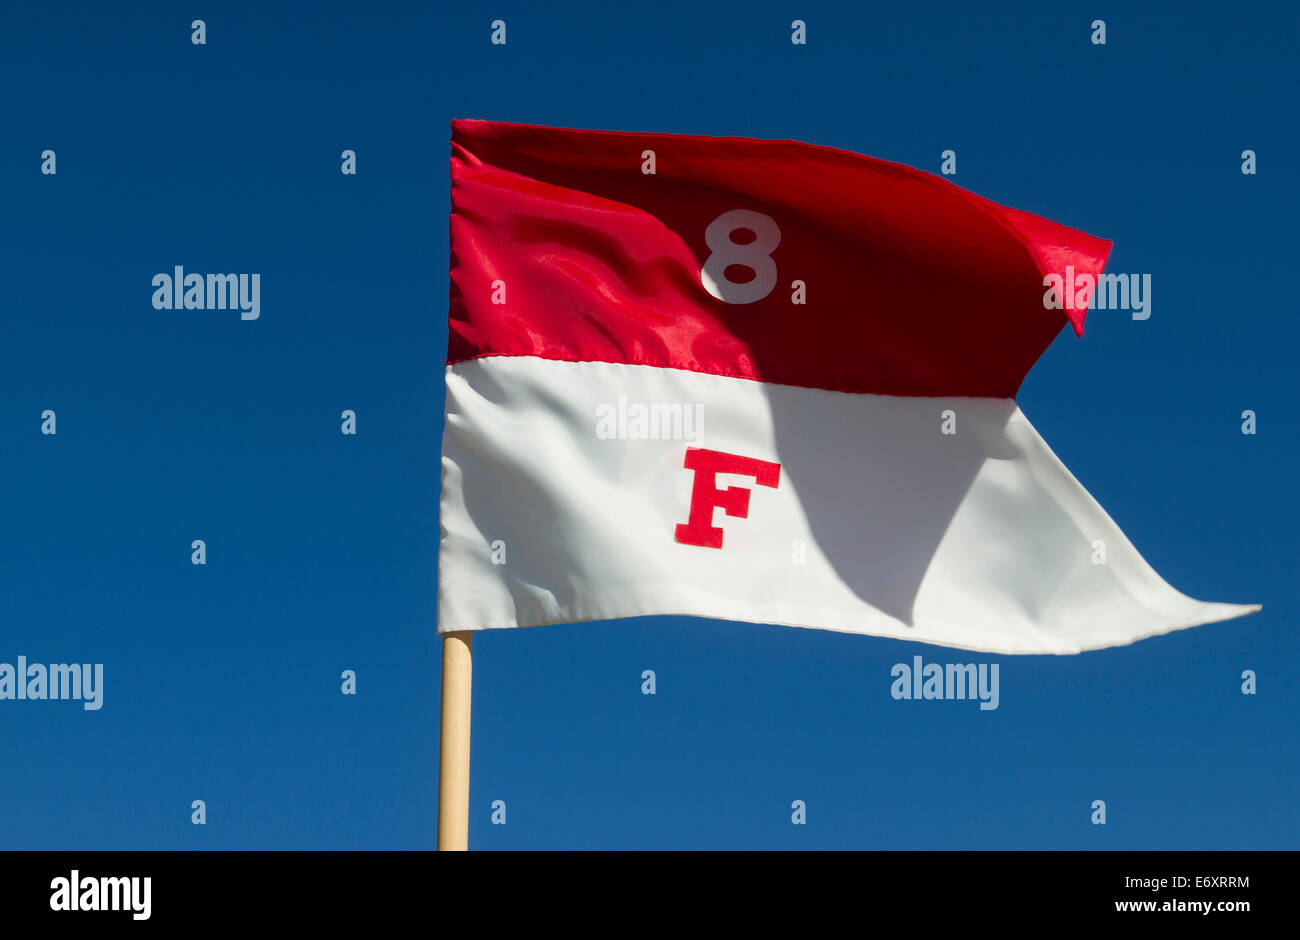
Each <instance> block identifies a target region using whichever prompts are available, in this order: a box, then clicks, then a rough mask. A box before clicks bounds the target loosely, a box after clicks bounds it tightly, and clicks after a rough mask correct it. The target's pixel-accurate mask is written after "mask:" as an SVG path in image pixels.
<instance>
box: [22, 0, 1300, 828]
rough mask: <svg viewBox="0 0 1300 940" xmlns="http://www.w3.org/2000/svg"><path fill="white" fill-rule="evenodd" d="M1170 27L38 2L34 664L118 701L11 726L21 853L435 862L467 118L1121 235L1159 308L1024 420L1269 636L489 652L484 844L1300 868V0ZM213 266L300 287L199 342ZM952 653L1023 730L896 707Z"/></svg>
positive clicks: (755, 12)
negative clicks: (1047, 647)
mask: <svg viewBox="0 0 1300 940" xmlns="http://www.w3.org/2000/svg"><path fill="white" fill-rule="evenodd" d="M999 6H1002V5H999ZM1129 6H1130V5H1128V4H1122V5H1120V4H1107V3H1101V4H1096V3H1068V4H1033V5H1026V6H1025V7H1023V8H1022V9H1021V10H1020V11H1019V12H1014V8H1012V7H1010V6H1003V7H1002V9H1003V10H1005V12H998V13H988V12H983V11H979V12H977V11H973V10H971V9H970V7H969V4H965V3H951V4H950V3H926V4H923V5H915V4H913V5H902V6H898V5H891V7H890V8H888V9H878V8H876V5H872V4H857V3H854V4H847V3H845V4H826V3H809V2H806V0H798V2H790V3H771V2H758V3H727V4H720V3H707V4H701V3H689V4H684V3H683V4H671V3H659V2H656V3H651V4H610V3H592V4H583V5H576V4H566V3H560V4H536V3H520V2H507V3H504V4H481V3H478V2H468V3H460V4H455V5H454V6H449V7H447V8H441V7H439V8H436V9H435V8H434V7H433V5H430V4H415V3H409V4H384V3H360V4H350V3H349V4H340V3H331V2H323V3H310V4H308V3H302V4H293V5H288V4H263V3H247V4H232V3H219V2H207V3H201V4H197V5H196V4H188V5H186V4H176V3H152V4H144V3H141V4H125V5H121V4H119V5H105V4H81V5H77V4H72V5H69V4H57V5H53V6H44V5H41V4H28V3H23V4H14V5H10V7H8V8H6V10H5V13H4V15H3V20H2V21H0V89H3V94H0V127H2V128H3V134H2V135H0V180H3V183H2V184H0V197H2V198H0V240H2V243H3V252H0V297H2V298H3V299H2V300H0V484H2V486H3V489H2V491H0V534H2V535H3V537H2V538H0V662H8V663H14V662H15V661H16V657H17V656H19V655H25V656H26V657H27V658H28V660H29V661H33V662H35V661H40V662H46V663H50V662H101V663H104V670H105V677H104V705H103V708H102V709H101V710H99V711H95V712H90V711H84V710H83V709H82V708H81V707H80V705H79V704H77V703H73V702H15V701H4V702H0V848H51V849H54V848H124V849H152V848H169V849H191V848H213V849H237V848H267V849H292V848H309V849H315V848H430V847H432V845H433V843H434V832H435V802H436V789H437V788H436V779H437V776H436V772H437V722H438V696H439V661H440V660H439V656H440V651H439V642H438V640H437V637H436V634H435V623H434V603H435V566H436V554H437V544H438V525H437V500H438V487H439V470H438V467H439V464H438V459H439V449H440V442H441V433H442V415H443V377H442V376H443V373H442V360H443V356H444V354H445V350H446V298H447V290H448V281H447V257H448V246H447V212H448V209H449V202H448V177H447V173H448V171H447V160H448V143H447V142H448V137H449V130H448V121H449V120H450V119H452V118H453V117H477V118H488V119H493V120H503V121H518V122H526V123H537V124H551V125H557V126H565V127H589V128H601V129H610V130H629V131H637V130H644V131H662V132H677V133H691V134H713V135H742V136H752V137H775V138H794V139H797V140H803V141H808V142H810V143H817V144H825V145H830V146H835V147H839V148H843V149H848V150H855V151H858V152H861V153H866V154H870V155H873V156H877V157H882V158H885V159H889V160H895V161H899V162H903V163H907V164H910V165H912V166H916V167H919V168H921V169H924V170H928V171H931V172H938V169H939V161H940V152H941V151H942V150H944V149H948V148H951V149H953V150H955V151H956V153H957V160H958V174H957V176H956V177H955V178H954V182H956V183H958V184H959V185H961V186H964V187H966V188H968V189H970V190H973V191H975V192H977V193H979V194H981V195H983V196H987V197H989V198H991V199H994V200H996V201H998V202H1002V203H1005V204H1007V205H1011V206H1015V207H1017V208H1022V209H1026V210H1029V211H1032V212H1035V213H1038V214H1040V215H1044V216H1047V217H1049V218H1052V219H1055V220H1057V221H1060V222H1063V223H1065V224H1067V225H1070V226H1073V227H1076V228H1080V229H1083V230H1084V231H1087V232H1089V233H1092V234H1095V235H1099V236H1103V237H1106V238H1110V239H1113V240H1114V242H1115V248H1114V251H1113V253H1112V255H1111V261H1110V264H1109V267H1108V270H1111V271H1119V272H1126V273H1127V272H1137V273H1150V274H1151V275H1152V279H1153V297H1152V315H1151V318H1150V319H1149V320H1146V321H1134V320H1132V319H1130V317H1129V314H1127V313H1125V312H1113V311H1111V312H1107V311H1096V312H1093V313H1092V314H1090V316H1089V319H1088V325H1087V330H1086V333H1085V335H1084V337H1083V338H1082V339H1079V338H1076V337H1075V336H1074V335H1073V333H1072V332H1071V331H1069V330H1065V331H1064V332H1063V333H1062V334H1061V335H1060V336H1059V337H1058V339H1057V341H1056V342H1055V343H1054V344H1053V345H1052V347H1051V348H1050V349H1049V350H1048V351H1047V353H1046V354H1045V355H1044V356H1043V357H1042V359H1041V360H1040V361H1039V362H1038V364H1037V365H1036V366H1035V368H1034V369H1033V371H1032V372H1031V373H1030V375H1029V378H1028V380H1027V381H1026V383H1025V385H1024V387H1023V389H1022V391H1021V394H1020V396H1019V399H1018V400H1019V403H1020V405H1021V407H1022V408H1023V410H1024V411H1025V413H1026V414H1027V415H1028V416H1029V418H1030V419H1031V420H1032V421H1033V423H1034V425H1035V426H1036V427H1037V429H1038V430H1039V432H1040V433H1041V434H1042V435H1043V437H1044V438H1045V439H1046V440H1047V441H1048V443H1049V444H1050V445H1051V446H1052V447H1053V449H1054V450H1055V451H1056V453H1057V455H1058V456H1059V457H1060V458H1061V459H1062V461H1064V463H1065V464H1066V466H1068V467H1069V468H1070V469H1071V470H1072V471H1073V472H1074V474H1075V475H1076V476H1077V477H1078V478H1079V480H1080V481H1081V482H1082V483H1083V484H1084V486H1086V487H1087V488H1088V489H1089V491H1090V492H1091V493H1092V494H1093V495H1094V496H1095V497H1096V498H1097V499H1098V500H1099V502H1100V503H1101V504H1102V505H1103V506H1104V507H1105V508H1106V509H1107V510H1108V512H1109V513H1110V514H1111V516H1112V517H1113V518H1114V519H1115V520H1116V521H1117V522H1118V523H1119V525H1120V526H1121V527H1122V528H1123V529H1124V530H1125V532H1126V533H1127V534H1128V536H1129V537H1130V539H1132V541H1133V542H1134V543H1135V544H1136V546H1137V547H1138V549H1139V550H1140V551H1141V552H1142V553H1143V554H1144V555H1145V557H1146V558H1147V560H1148V561H1150V562H1151V564H1152V565H1153V566H1154V567H1155V569H1156V570H1157V571H1159V572H1160V573H1161V574H1162V575H1163V576H1164V577H1165V578H1166V579H1167V580H1169V581H1170V583H1172V584H1173V585H1174V586H1175V587H1177V588H1179V589H1180V590H1182V591H1184V592H1186V593H1188V594H1191V595H1192V596H1195V597H1198V598H1202V599H1205V600H1216V601H1231V602H1242V603H1251V602H1258V603H1262V604H1263V607H1264V609H1263V612H1262V613H1260V614H1257V615H1255V616H1252V617H1248V618H1245V619H1241V620H1236V621H1230V622H1227V623H1222V624H1217V625H1211V626H1204V627H1198V628H1194V629H1191V630H1186V631H1181V632H1178V633H1175V634H1172V635H1168V636H1164V637H1157V638H1153V639H1148V640H1143V641H1141V642H1139V643H1137V644H1135V645H1133V646H1129V647H1126V648H1120V649H1111V650H1105V651H1098V652H1090V653H1085V654H1083V655H1079V656H1070V657H1040V656H1026V657H1011V656H1003V657H996V656H992V657H991V656H989V655H986V654H980V653H962V652H959V651H953V650H947V649H942V648H939V647H932V646H922V645H919V644H910V643H905V642H900V641H896V640H887V639H876V638H871V637H862V636H849V635H841V634H836V633H830V632H823V631H817V630H801V629H792V628H788V627H775V626H752V625H743V624H734V623H726V622H715V621H705V620H693V619H685V618H647V619H640V620H632V621H622V622H615V623H591V624H578V625H572V626H550V627H538V628H534V629H527V630H514V631H496V632H490V633H487V634H479V635H478V637H477V639H476V643H475V660H476V661H475V677H474V679H475V686H474V718H473V756H472V781H471V782H472V793H471V800H472V807H471V830H470V845H471V847H472V848H482V849H498V848H499V849H509V848H993V849H1001V848H1043V849H1055V848H1099V849H1100V848H1118V849H1130V848H1297V847H1300V801H1298V800H1297V785H1296V779H1297V778H1296V771H1297V766H1300V735H1298V734H1297V731H1296V728H1297V715H1298V710H1297V705H1298V704H1300V694H1298V690H1297V674H1300V651H1298V649H1297V642H1296V637H1297V634H1296V625H1297V617H1298V614H1300V610H1298V605H1297V599H1296V593H1297V592H1296V585H1295V582H1296V577H1295V575H1296V563H1297V562H1296V557H1297V552H1296V548H1297V539H1296V534H1295V532H1296V521H1297V515H1298V513H1297V509H1298V508H1300V497H1297V486H1296V458H1297V454H1298V453H1300V447H1298V445H1297V441H1298V440H1300V435H1298V433H1297V432H1298V431H1300V422H1298V420H1297V416H1296V411H1297V406H1296V396H1295V391H1294V383H1295V373H1296V369H1295V365H1294V361H1295V356H1296V346H1297V338H1298V337H1300V330H1298V328H1297V325H1296V324H1297V319H1296V318H1297V312H1298V311H1297V301H1296V274H1295V270H1296V269H1295V256H1296V248H1297V246H1296V235H1295V232H1296V219H1297V209H1298V208H1300V200H1297V188H1298V184H1297V175H1296V161H1295V154H1296V149H1297V144H1298V143H1300V141H1298V139H1297V131H1296V121H1295V89H1296V87H1297V85H1296V69H1297V61H1300V59H1298V57H1297V47H1298V45H1300V43H1298V42H1297V15H1296V12H1295V8H1294V6H1292V5H1289V4H1280V3H1279V4H1276V5H1272V6H1254V5H1249V4H1242V3H1233V4H1215V5H1207V6H1206V7H1205V8H1203V9H1202V8H1198V7H1197V6H1196V5H1194V4H1178V5H1177V8H1176V10H1175V9H1174V8H1172V7H1171V8H1170V10H1169V12H1168V13H1167V15H1166V14H1159V15H1156V14H1152V15H1143V16H1137V15H1134V14H1132V13H1130V12H1128V8H1129ZM196 17H201V18H203V19H205V20H206V23H207V44H206V45H205V46H194V45H192V44H191V42H190V21H191V20H192V19H194V18H196ZM498 17H499V18H503V19H505V20H506V22H507V24H508V26H507V30H508V31H507V38H508V42H507V45H506V46H504V47H498V46H493V45H491V44H490V43H489V32H490V30H489V24H490V23H491V21H492V20H493V19H496V18H498ZM796 17H797V18H802V19H804V20H806V21H807V24H808V44H807V45H806V46H793V45H791V43H790V38H789V36H790V22H791V20H793V19H795V18H796ZM1098 17H1100V18H1103V19H1105V21H1106V26H1107V44H1106V45H1105V46H1101V47H1099V46H1094V45H1092V44H1091V42H1090V41H1089V35H1090V32H1091V30H1090V24H1091V22H1092V20H1093V19H1095V18H1098ZM47 148H49V149H53V150H55V151H56V153H57V168H58V172H57V175H55V176H43V175H41V173H40V154H41V151H43V150H45V149H47ZM345 148H350V149H353V150H355V151H356V153H357V167H358V173H357V175H356V176H344V175H342V174H341V173H340V172H339V166H340V153H341V151H343V150H344V149H345ZM1245 149H1252V150H1255V151H1256V153H1257V154H1258V168H1259V172H1258V174H1257V175H1255V176H1245V175H1243V174H1242V173H1241V170H1240V166H1241V156H1240V155H1241V152H1242V151H1243V150H1245ZM174 265H184V266H185V268H186V269H187V270H188V271H194V272H215V271H223V272H224V271H236V272H260V273H261V275H262V297H261V302H262V313H261V317H260V319H259V320H257V321H251V322H242V321H241V320H240V318H239V316H238V314H237V313H231V312H229V311H184V310H182V311H169V310H163V311H157V310H154V309H153V307H152V305H151V302H150V301H151V297H152V293H153V288H152V286H151V283H150V282H151V279H152V277H153V275H154V274H156V273H158V272H170V271H171V270H172V267H173V266H174ZM45 409H53V410H55V411H56V412H57V416H58V419H57V420H58V425H57V427H58V433H57V435H56V436H52V437H51V436H45V435H42V434H41V433H40V415H41V413H42V411H44V410H45ZM344 409H352V410H354V411H355V412H356V414H357V417H358V434H357V435H356V436H355V437H346V436H343V435H342V434H341V433H340V413H341V412H342V411H343V410H344ZM1246 409H1252V410H1254V411H1255V412H1256V413H1257V416H1258V434H1257V435H1255V436H1245V435H1243V434H1242V433H1241V423H1242V419H1241V413H1242V411H1243V410H1246ZM864 537H865V534H864ZM194 539H204V540H205V541H206V543H207V553H208V554H207V561H208V563H207V565H206V566H203V567H198V566H194V565H192V564H191V563H190V543H191V541H192V540H194ZM916 654H920V655H922V656H923V657H925V660H926V661H927V662H930V661H937V662H967V661H970V662H998V663H1000V665H1001V703H1000V707H999V708H998V709H997V710H996V711H990V712H981V711H980V710H979V709H978V707H977V705H976V703H974V702H951V701H948V702H944V701H937V702H909V701H902V702H898V701H894V700H893V699H891V697H890V695H889V688H890V682H891V679H890V667H891V666H892V665H893V664H894V663H897V662H908V663H910V662H911V660H912V657H913V656H914V655H916ZM344 669H353V670H355V671H356V674H357V688H358V694H356V695H355V696H344V695H342V694H341V693H340V684H341V679H340V673H341V672H342V671H343V670H344ZM644 669H654V670H655V671H656V673H657V677H658V694H656V695H654V696H643V695H642V694H641V692H640V689H641V672H642V670H644ZM1245 669H1254V670H1256V671H1257V673H1258V688H1259V692H1258V694H1257V695H1254V696H1245V695H1242V694H1241V673H1242V671H1243V670H1245ZM196 799H202V800H204V801H206V804H207V824H206V825H204V826H195V825H192V824H191V822H190V813H191V810H190V805H191V802H192V801H193V800H196ZM796 799H800V800H804V801H805V802H806V804H807V818H808V822H807V825H804V826H795V825H792V824H791V821H790V814H791V809H790V806H791V803H792V801H794V800H796ZM1096 799H1102V800H1105V801H1106V804H1107V824H1106V825H1105V826H1094V825H1092V824H1091V823H1090V815H1091V803H1092V801H1093V800H1096ZM494 800H504V801H505V802H506V805H507V823H506V825H504V826H493V825H491V824H489V817H490V812H491V809H490V806H491V803H492V801H494Z"/></svg>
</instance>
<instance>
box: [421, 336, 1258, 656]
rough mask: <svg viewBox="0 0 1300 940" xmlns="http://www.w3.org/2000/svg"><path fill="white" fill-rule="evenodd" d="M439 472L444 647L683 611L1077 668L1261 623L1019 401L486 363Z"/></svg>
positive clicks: (670, 372) (468, 367) (457, 381)
mask: <svg viewBox="0 0 1300 940" xmlns="http://www.w3.org/2000/svg"><path fill="white" fill-rule="evenodd" d="M949 410H950V411H951V412H952V414H951V416H948V417H946V418H945V416H944V412H945V411H949ZM945 430H946V431H950V432H952V433H945ZM693 448H699V449H702V450H704V451H708V452H712V454H714V455H721V456H714V457H712V458H709V459H712V460H714V461H715V463H714V464H713V466H714V467H718V466H721V467H724V468H725V467H727V466H736V465H737V464H735V461H736V460H743V459H748V460H750V461H761V462H763V463H762V464H755V465H754V466H762V467H764V468H767V467H770V465H779V467H780V469H779V478H778V479H776V485H774V486H773V485H770V484H771V482H772V479H768V480H767V481H766V482H763V481H761V480H760V479H759V478H758V476H756V475H755V474H754V472H752V471H749V472H744V473H733V472H726V471H725V470H717V471H708V470H706V469H701V468H700V467H698V466H697V468H696V469H691V468H690V467H688V466H687V464H688V462H690V458H688V451H689V450H690V449H693ZM442 453H443V456H442V502H441V523H442V541H441V545H440V550H439V565H438V627H439V630H440V631H443V632H447V631H453V630H478V629H487V628H495V627H524V626H535V625H539V624H547V623H566V622H574V621H585V620H610V619H617V618H623V617H636V616H644V615H662V614H680V615H689V616H696V617H711V618H722V619H726V620H737V621H748V622H757V623H775V624H788V625H791V626H802V627H817V628H823V629H829V630H839V631H844V632H850V633H862V634H870V635H873V636H888V637H897V638H900V639H906V640H915V641H919V642H924V643H934V644H940V645H944V646H956V647H961V648H965V649H973V650H981V651H987V652H1000V653H1076V652H1080V651H1082V650H1088V649H1096V648H1100V647H1107V646H1116V645H1122V644H1126V643H1131V642H1133V641H1135V640H1139V639H1142V638H1144V637H1149V636H1154V635H1156V634H1161V633H1167V632H1169V631H1171V630H1178V629H1182V628H1184V627H1191V626H1196V625H1198V624H1203V623H1210V622H1213V621H1218V620H1225V619H1228V618H1232V617H1238V616H1241V615H1243V614H1247V613H1251V612H1252V611H1254V610H1257V609H1258V607H1256V606H1249V605H1235V604H1217V603H1206V602H1202V601H1198V600H1194V599H1192V598H1190V597H1187V596H1186V595H1184V594H1181V593H1180V592H1178V591H1176V590H1174V589H1173V588H1172V587H1170V586H1169V585H1168V584H1167V583H1165V581H1164V580H1162V579H1161V578H1160V576H1159V575H1158V574H1156V572H1155V571H1154V570H1152V568H1151V566H1150V565H1148V564H1147V563H1146V561H1145V560H1143V558H1142V556H1141V555H1139V554H1138V552H1137V550H1136V549H1135V548H1134V547H1133V545H1132V544H1131V543H1130V542H1129V540H1128V539H1127V538H1125V536H1124V534H1123V533H1122V532H1121V531H1120V530H1119V528H1118V527H1117V526H1116V525H1115V523H1114V522H1112V521H1111V519H1110V517H1109V516H1108V515H1106V513H1105V511H1104V510H1103V509H1102V508H1101V507H1100V506H1099V505H1098V504H1097V502H1096V501H1095V500H1094V499H1093V498H1092V497H1091V496H1090V495H1089V494H1088V493H1087V491H1085V490H1084V489H1083V487H1082V486H1080V485H1079V483H1078V481H1076V480H1075V479H1074V477H1073V476H1072V475H1071V474H1070V472H1069V471H1068V470H1067V469H1066V468H1065V467H1064V466H1063V465H1062V464H1061V462H1060V461H1059V460H1057V458H1056V456H1055V455H1054V454H1053V453H1052V451H1051V450H1050V449H1049V448H1048V446H1047V445H1046V443H1044V441H1043V440H1042V438H1040V437H1039V436H1038V433H1037V432H1036V431H1035V430H1034V428H1033V427H1032V426H1031V425H1030V423H1029V421H1028V420H1027V419H1026V418H1025V416H1024V415H1023V414H1022V413H1021V411H1020V409H1019V407H1018V406H1017V405H1016V403H1015V402H1014V401H1012V400H1010V399H994V398H929V397H902V396H890V395H867V394H849V393H844V392H833V391H824V390H819V389H811V388H802V387H794V386H788V385H775V384H770V383H764V382H756V381H753V380H750V379H739V378H728V377H724V376H716V375H708V374H704V373H698V372H691V371H684V370H678V369H666V368H658V367H651V366H637V365H621V364H612V363H603V362H561V361H554V360H548V359H541V358H535V357H524V356H521V357H486V358H481V359H474V360H470V361H466V362H460V363H456V364H453V365H450V366H448V367H447V428H446V433H445V437H444V441H443V452H442ZM697 456H698V455H697ZM729 461H730V462H729ZM729 487H730V488H734V489H733V490H732V492H731V495H730V496H723V495H719V494H721V493H722V491H726V490H727V489H728V488H729ZM741 490H744V491H748V505H747V506H743V507H739V511H738V512H736V513H735V514H728V512H727V507H725V506H721V505H717V506H715V505H714V502H726V501H728V500H731V501H733V502H732V506H733V508H736V507H737V505H738V504H737V503H735V502H734V501H735V500H740V501H742V502H743V500H744V497H743V496H741V495H740V493H739V492H738V491H741ZM693 502H694V503H696V504H698V505H697V510H698V512H697V514H696V516H695V524H694V525H691V522H692V505H693ZM742 513H743V514H742ZM701 520H703V521H702V522H701ZM679 526H684V527H687V532H686V535H685V536H684V539H683V538H681V537H679V536H680V535H681V533H682V529H679ZM710 528H712V529H715V530H720V531H719V532H718V535H720V542H721V544H720V546H712V545H709V544H701V543H702V542H707V541H708V537H707V530H709V529H710ZM702 536H703V537H702Z"/></svg>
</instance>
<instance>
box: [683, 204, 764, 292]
mask: <svg viewBox="0 0 1300 940" xmlns="http://www.w3.org/2000/svg"><path fill="white" fill-rule="evenodd" d="M742 228H743V229H749V230H750V231H751V232H753V233H754V235H755V238H754V240H753V241H752V242H749V243H748V244H745V245H740V244H737V243H736V242H733V241H732V240H731V233H732V232H735V231H736V230H737V229H742ZM704 243H705V244H706V245H708V246H709V248H711V249H712V250H713V254H711V255H709V257H708V259H707V260H706V261H705V262H704V267H703V268H702V269H701V270H700V282H701V283H702V284H703V285H704V289H705V290H706V291H708V292H709V293H710V294H712V295H713V296H714V297H716V298H718V299H719V300H722V301H725V302H726V303H729V304H752V303H753V302H754V301H756V300H762V299H763V298H764V297H766V296H767V295H768V294H770V293H772V289H773V288H774V287H776V262H775V261H773V260H772V252H773V251H774V250H775V249H776V246H777V245H779V244H781V230H780V229H779V228H777V225H776V221H775V220H774V219H773V218H772V217H771V216H770V215H763V213H761V212H755V211H754V210H752V209H732V210H731V211H730V212H724V213H722V215H720V216H718V217H717V218H716V219H714V220H713V221H712V222H710V223H709V227H708V228H706V229H705V230H704ZM732 264H737V265H740V266H741V267H745V268H749V269H750V270H751V271H753V272H754V279H753V280H752V281H745V282H744V283H743V284H742V283H738V282H736V281H731V280H728V279H727V273H726V272H727V266H728V265H732Z"/></svg>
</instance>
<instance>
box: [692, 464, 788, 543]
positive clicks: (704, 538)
mask: <svg viewBox="0 0 1300 940" xmlns="http://www.w3.org/2000/svg"><path fill="white" fill-rule="evenodd" d="M683 466H685V467H686V469H687V470H694V471H695V485H694V486H693V487H692V489H691V514H690V517H689V519H688V520H687V521H686V522H685V523H682V524H679V525H678V526H677V541H679V542H681V543H682V544H683V545H699V546H701V547H703V548H721V547H722V530H721V529H719V528H717V527H716V526H715V525H714V524H713V510H714V507H716V506H721V507H722V511H723V512H725V513H726V514H727V515H729V516H736V517H737V518H739V519H745V518H748V516H749V490H747V489H746V488H745V487H743V486H729V487H727V488H726V489H725V490H720V489H718V474H719V473H740V474H744V475H745V476H747V477H753V478H754V479H755V480H756V481H757V482H758V485H759V486H770V487H773V488H775V487H776V485H777V484H778V483H780V482H781V465H780V464H779V463H770V462H768V461H766V460H759V459H757V458H755V457H739V456H737V455H736V454H724V453H722V452H721V451H717V450H705V449H703V448H701V447H688V448H686V462H685V463H684V464H683Z"/></svg>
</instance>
